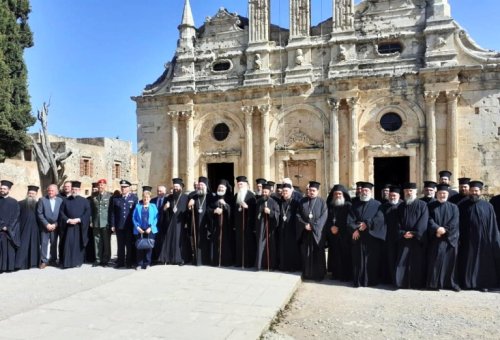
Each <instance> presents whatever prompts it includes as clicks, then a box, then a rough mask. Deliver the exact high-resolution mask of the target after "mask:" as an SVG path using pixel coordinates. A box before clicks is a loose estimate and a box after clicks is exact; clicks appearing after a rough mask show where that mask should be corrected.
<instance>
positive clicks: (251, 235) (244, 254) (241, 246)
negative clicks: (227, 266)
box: [233, 191, 257, 268]
mask: <svg viewBox="0 0 500 340" xmlns="http://www.w3.org/2000/svg"><path fill="white" fill-rule="evenodd" d="M236 197H237V194H236V195H235V196H234V199H235V200H236ZM245 203H246V204H247V205H248V208H247V209H244V208H243V207H241V206H240V205H239V204H238V203H235V205H234V207H233V216H234V226H235V228H236V229H235V243H236V249H235V264H234V265H235V266H237V267H241V266H243V267H245V268H250V267H253V266H254V265H255V256H256V252H257V249H256V248H257V247H256V246H257V241H256V239H255V206H256V199H255V195H254V194H253V193H252V192H250V191H248V192H247V194H246V195H245ZM243 259H244V260H243Z"/></svg>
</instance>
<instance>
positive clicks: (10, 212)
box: [0, 180, 20, 273]
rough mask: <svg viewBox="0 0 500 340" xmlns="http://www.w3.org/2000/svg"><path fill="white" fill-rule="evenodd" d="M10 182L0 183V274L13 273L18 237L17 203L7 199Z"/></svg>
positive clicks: (18, 242)
mask: <svg viewBox="0 0 500 340" xmlns="http://www.w3.org/2000/svg"><path fill="white" fill-rule="evenodd" d="M12 185H13V183H12V182H11V181H7V180H2V181H1V182H0V273H3V272H10V271H13V270H14V268H15V262H16V249H17V248H18V247H19V244H20V237H19V203H18V202H17V201H16V200H15V199H13V198H12V197H9V192H10V188H11V187H12Z"/></svg>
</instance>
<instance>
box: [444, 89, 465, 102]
mask: <svg viewBox="0 0 500 340" xmlns="http://www.w3.org/2000/svg"><path fill="white" fill-rule="evenodd" d="M460 95H461V93H460V91H458V90H450V91H446V100H447V101H448V102H452V101H455V100H458V99H459V98H460Z"/></svg>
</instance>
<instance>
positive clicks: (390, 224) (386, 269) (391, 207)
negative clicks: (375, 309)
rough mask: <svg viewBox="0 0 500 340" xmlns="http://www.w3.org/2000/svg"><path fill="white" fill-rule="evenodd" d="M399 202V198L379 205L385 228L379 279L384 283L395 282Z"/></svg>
mask: <svg viewBox="0 0 500 340" xmlns="http://www.w3.org/2000/svg"><path fill="white" fill-rule="evenodd" d="M401 202H402V201H401V200H400V201H399V202H398V203H396V204H391V203H390V202H386V203H384V204H382V206H381V207H380V209H381V210H382V211H383V213H384V221H385V226H386V229H387V233H386V236H385V242H384V245H383V247H382V253H381V261H380V279H381V282H382V283H386V284H394V285H395V284H396V260H397V256H398V240H399V215H398V206H399V205H400V204H401Z"/></svg>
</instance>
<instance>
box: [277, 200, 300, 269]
mask: <svg viewBox="0 0 500 340" xmlns="http://www.w3.org/2000/svg"><path fill="white" fill-rule="evenodd" d="M299 203H300V198H297V197H293V196H292V198H290V199H289V200H285V199H283V198H282V199H281V201H280V219H279V228H278V231H279V237H278V240H279V241H278V252H279V255H278V258H279V269H280V270H282V271H285V272H296V271H299V270H301V268H302V266H301V261H300V249H299V243H298V242H297V231H296V225H297V223H296V219H297V209H298V207H299Z"/></svg>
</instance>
